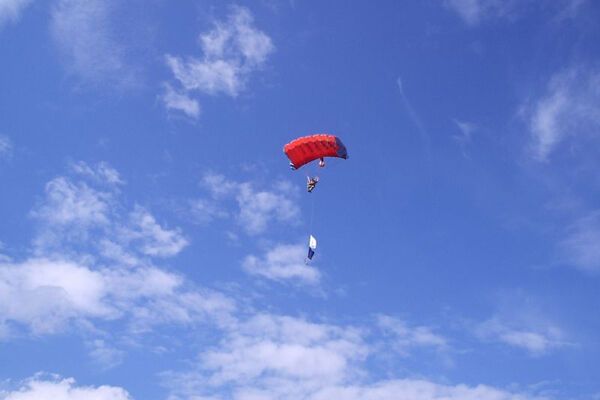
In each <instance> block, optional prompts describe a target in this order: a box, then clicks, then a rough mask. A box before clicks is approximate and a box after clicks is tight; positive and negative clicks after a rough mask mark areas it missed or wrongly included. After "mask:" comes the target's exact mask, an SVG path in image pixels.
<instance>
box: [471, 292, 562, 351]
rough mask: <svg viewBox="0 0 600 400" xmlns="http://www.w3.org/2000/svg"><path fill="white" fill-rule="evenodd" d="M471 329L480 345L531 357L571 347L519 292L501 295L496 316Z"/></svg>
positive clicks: (540, 309)
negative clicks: (497, 346)
mask: <svg viewBox="0 0 600 400" xmlns="http://www.w3.org/2000/svg"><path fill="white" fill-rule="evenodd" d="M472 328H473V333H474V334H475V336H477V337H478V338H479V339H481V340H483V341H487V342H495V343H501V344H504V345H507V346H510V347H514V348H516V349H520V350H524V351H526V352H527V353H528V354H529V355H532V356H543V355H546V354H548V353H550V352H552V351H556V350H558V349H561V348H565V347H569V346H573V345H574V343H573V342H571V341H569V340H568V337H567V334H566V333H565V331H564V329H563V328H562V327H561V326H560V325H559V324H558V323H557V322H555V321H553V320H552V318H551V317H549V316H548V313H547V312H546V311H545V310H544V307H542V306H541V305H540V304H539V303H538V301H536V299H534V298H531V297H529V296H526V295H524V294H523V293H521V292H518V291H516V292H515V291H512V292H509V293H504V294H503V295H502V296H501V297H500V304H499V308H498V310H497V312H496V313H495V314H494V315H493V316H492V317H491V318H489V319H487V320H485V321H482V322H479V323H477V324H475V325H474V326H473V327H472Z"/></svg>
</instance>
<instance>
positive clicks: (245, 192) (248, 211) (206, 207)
mask: <svg viewBox="0 0 600 400" xmlns="http://www.w3.org/2000/svg"><path fill="white" fill-rule="evenodd" d="M202 186H203V187H204V188H205V189H206V190H207V191H208V193H209V197H208V198H203V199H199V200H198V201H199V202H197V201H194V202H192V208H191V210H192V212H193V213H196V214H197V215H196V216H197V218H198V219H199V220H200V222H207V221H210V220H212V219H213V218H225V217H227V216H229V215H230V213H229V212H228V211H227V209H226V208H224V204H226V202H227V201H231V200H233V201H234V202H235V204H236V205H237V207H236V208H237V210H236V211H235V213H233V214H234V218H235V219H236V221H237V223H238V224H239V225H240V226H241V227H242V228H243V229H244V230H245V231H246V233H248V234H250V235H256V234H261V233H264V232H265V231H266V229H267V228H268V226H269V225H270V224H271V223H272V222H274V221H275V222H290V223H291V222H293V221H294V220H295V218H296V217H297V216H298V215H299V213H300V210H299V207H298V205H297V204H296V198H297V191H296V190H295V189H294V188H293V187H292V185H291V184H290V183H289V182H277V183H275V184H274V185H272V186H271V187H270V188H261V187H259V185H257V184H256V183H254V182H251V181H246V182H238V181H234V180H230V179H228V178H226V177H225V176H224V175H220V174H214V173H208V174H205V175H204V177H203V179H202Z"/></svg>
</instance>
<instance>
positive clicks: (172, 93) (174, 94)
mask: <svg viewBox="0 0 600 400" xmlns="http://www.w3.org/2000/svg"><path fill="white" fill-rule="evenodd" d="M161 99H162V101H163V102H164V103H165V107H166V108H167V109H168V110H176V111H181V112H182V113H184V114H185V115H187V116H188V117H190V118H193V119H197V118H198V117H199V116H200V110H201V108H200V103H199V102H198V100H196V99H193V98H192V97H190V96H189V95H188V94H187V93H186V92H185V91H184V90H182V91H181V92H180V91H177V90H175V89H173V87H172V86H171V85H169V84H168V83H167V84H165V85H164V92H163V94H162V96H161Z"/></svg>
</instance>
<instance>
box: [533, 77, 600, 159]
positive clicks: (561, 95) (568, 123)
mask: <svg viewBox="0 0 600 400" xmlns="http://www.w3.org/2000/svg"><path fill="white" fill-rule="evenodd" d="M522 113H523V115H524V117H525V118H526V120H527V122H528V125H529V129H530V134H531V142H532V143H531V149H532V155H533V157H534V158H535V159H536V160H538V161H547V160H549V159H550V157H551V155H552V153H553V152H555V151H556V150H557V149H558V147H559V145H560V144H561V143H563V142H566V141H567V140H569V139H570V140H571V141H574V140H577V139H580V140H582V139H586V138H589V137H597V136H599V133H600V72H599V71H598V70H596V69H589V68H576V67H575V68H570V69H567V70H565V71H563V72H560V73H557V74H555V75H554V76H553V77H552V78H551V79H550V81H549V83H548V85H547V87H546V89H545V92H544V94H542V95H541V96H540V97H539V98H537V99H535V100H534V101H532V102H531V103H530V104H527V105H525V106H523V111H522Z"/></svg>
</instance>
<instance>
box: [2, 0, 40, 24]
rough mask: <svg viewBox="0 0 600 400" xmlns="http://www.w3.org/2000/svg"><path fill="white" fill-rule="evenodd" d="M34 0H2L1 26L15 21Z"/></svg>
mask: <svg viewBox="0 0 600 400" xmlns="http://www.w3.org/2000/svg"><path fill="white" fill-rule="evenodd" d="M31 1H32V0H2V1H0V27H2V25H4V24H5V23H7V22H15V21H17V20H18V19H19V17H20V16H21V13H22V12H23V10H24V9H25V7H27V6H28V5H29V3H31Z"/></svg>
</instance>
